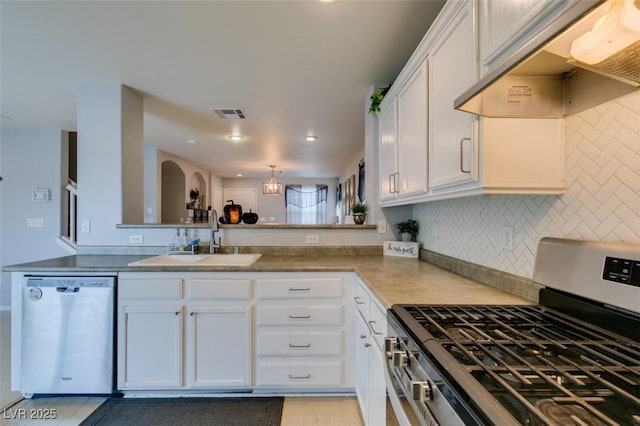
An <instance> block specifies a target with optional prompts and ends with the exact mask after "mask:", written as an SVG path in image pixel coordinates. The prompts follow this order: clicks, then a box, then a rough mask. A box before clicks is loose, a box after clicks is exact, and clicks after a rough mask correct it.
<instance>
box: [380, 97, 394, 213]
mask: <svg viewBox="0 0 640 426" xmlns="http://www.w3.org/2000/svg"><path fill="white" fill-rule="evenodd" d="M392 101H393V102H388V103H386V105H383V106H382V107H381V108H380V113H379V114H378V134H379V137H380V140H379V142H378V158H379V162H378V164H379V168H378V171H379V174H380V179H379V185H380V187H379V194H380V201H381V202H384V201H388V200H393V199H395V198H398V190H397V175H398V123H397V120H398V103H397V100H396V99H395V98H394V99H392Z"/></svg>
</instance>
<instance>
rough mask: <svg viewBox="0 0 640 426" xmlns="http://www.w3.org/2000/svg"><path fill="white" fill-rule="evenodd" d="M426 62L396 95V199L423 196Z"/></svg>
mask: <svg viewBox="0 0 640 426" xmlns="http://www.w3.org/2000/svg"><path fill="white" fill-rule="evenodd" d="M427 120H428V118H427V60H426V59H425V60H424V61H422V63H421V64H420V66H418V68H417V69H416V70H415V71H414V72H413V74H412V75H411V77H410V78H409V81H408V82H407V83H406V84H405V85H404V86H403V88H402V89H401V90H400V93H398V170H399V179H398V180H399V190H400V194H399V196H400V197H405V198H407V197H411V196H415V195H420V194H424V193H426V192H427V190H428V186H427V164H428V162H427Z"/></svg>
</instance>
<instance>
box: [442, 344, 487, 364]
mask: <svg viewBox="0 0 640 426" xmlns="http://www.w3.org/2000/svg"><path fill="white" fill-rule="evenodd" d="M465 351H466V352H465ZM449 352H451V355H453V356H454V358H456V359H457V360H459V361H472V360H471V358H470V357H469V355H472V356H474V357H476V358H477V359H479V360H483V359H484V357H485V354H484V352H482V350H480V349H478V348H476V347H472V348H465V350H464V351H463V350H462V349H460V348H458V347H457V346H452V347H451V348H450V349H449Z"/></svg>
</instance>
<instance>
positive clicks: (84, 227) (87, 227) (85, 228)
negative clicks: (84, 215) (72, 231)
mask: <svg viewBox="0 0 640 426" xmlns="http://www.w3.org/2000/svg"><path fill="white" fill-rule="evenodd" d="M80 232H82V233H84V234H88V233H89V232H91V221H90V220H89V219H85V220H83V221H82V224H81V225H80Z"/></svg>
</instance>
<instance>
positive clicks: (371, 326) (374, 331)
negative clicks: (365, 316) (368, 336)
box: [369, 321, 382, 336]
mask: <svg viewBox="0 0 640 426" xmlns="http://www.w3.org/2000/svg"><path fill="white" fill-rule="evenodd" d="M375 323H376V322H375V321H369V327H370V328H371V331H373V334H376V335H378V336H382V333H381V332H379V331H376V329H375V327H374V326H373V324H375Z"/></svg>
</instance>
